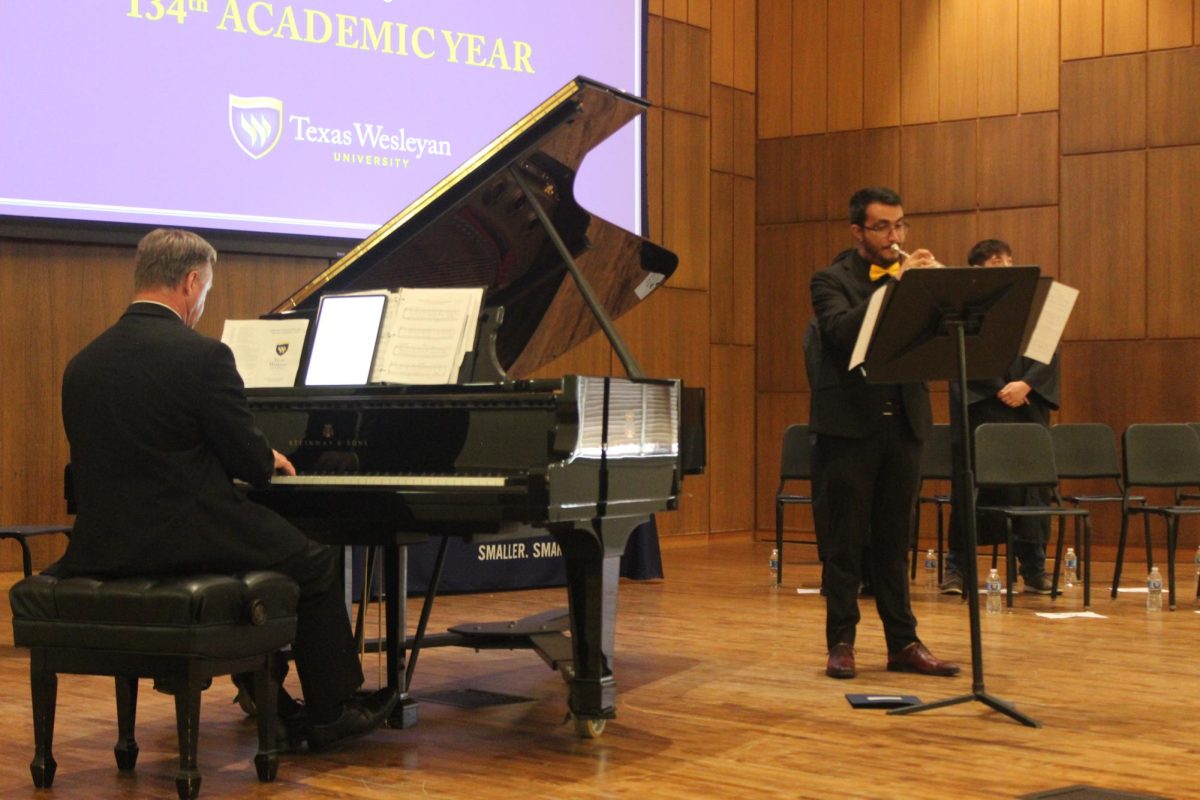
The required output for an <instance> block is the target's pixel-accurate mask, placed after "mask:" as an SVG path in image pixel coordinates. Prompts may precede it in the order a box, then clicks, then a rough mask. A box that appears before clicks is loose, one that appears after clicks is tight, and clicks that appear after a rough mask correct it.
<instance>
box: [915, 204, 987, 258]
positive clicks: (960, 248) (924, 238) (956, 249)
mask: <svg viewBox="0 0 1200 800" xmlns="http://www.w3.org/2000/svg"><path fill="white" fill-rule="evenodd" d="M904 203H905V205H904V211H905V215H906V216H907V218H908V221H909V222H910V223H911V224H912V230H910V231H909V232H908V238H907V239H906V240H905V242H904V249H905V250H907V251H909V252H910V253H911V252H912V251H913V250H914V249H916V248H919V247H924V248H925V249H927V250H930V251H932V252H933V254H934V256H936V257H937V259H938V261H940V262H942V263H943V264H950V265H955V264H957V265H962V264H964V263H965V262H966V260H967V252H968V251H969V250H970V249H971V246H972V245H974V244H975V242H977V241H979V236H978V235H977V234H976V230H977V228H976V217H977V215H976V214H975V212H973V211H970V212H963V213H958V214H913V213H910V211H909V210H910V209H913V208H918V207H917V206H913V205H911V204H909V202H908V198H907V197H906V198H905V199H904Z"/></svg>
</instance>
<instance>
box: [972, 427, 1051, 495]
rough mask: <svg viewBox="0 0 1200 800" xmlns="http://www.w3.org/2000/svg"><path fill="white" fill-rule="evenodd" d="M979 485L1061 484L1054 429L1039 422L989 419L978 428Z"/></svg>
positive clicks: (976, 440) (976, 445)
mask: <svg viewBox="0 0 1200 800" xmlns="http://www.w3.org/2000/svg"><path fill="white" fill-rule="evenodd" d="M975 483H976V485H978V486H1057V485H1058V471H1057V469H1056V468H1055V466H1054V447H1053V445H1051V444H1050V431H1049V430H1047V429H1046V427H1045V426H1044V425H1041V424H1039V423H1037V422H987V423H984V424H983V425H980V426H979V427H978V428H976V429H975Z"/></svg>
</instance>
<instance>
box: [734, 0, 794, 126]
mask: <svg viewBox="0 0 1200 800" xmlns="http://www.w3.org/2000/svg"><path fill="white" fill-rule="evenodd" d="M739 5H740V4H739ZM757 8H758V16H757V29H758V30H759V31H760V32H761V34H760V35H759V36H758V61H757V66H758V69H757V75H758V82H757V86H758V92H757V94H758V137H759V138H760V139H770V138H772V137H776V136H788V135H790V134H791V132H792V2H791V0H759V2H758V3H757Z"/></svg>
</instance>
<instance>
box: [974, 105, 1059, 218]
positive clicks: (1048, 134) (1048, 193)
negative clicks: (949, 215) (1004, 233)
mask: <svg viewBox="0 0 1200 800" xmlns="http://www.w3.org/2000/svg"><path fill="white" fill-rule="evenodd" d="M1057 202H1058V114H1055V113H1048V114H1025V115H1023V116H1019V117H993V118H990V119H981V120H979V207H980V208H1015V207H1018V206H1045V205H1052V204H1054V203H1057Z"/></svg>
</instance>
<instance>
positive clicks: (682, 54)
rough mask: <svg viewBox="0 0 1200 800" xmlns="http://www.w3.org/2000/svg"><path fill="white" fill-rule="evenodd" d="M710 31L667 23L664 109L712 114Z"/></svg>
mask: <svg viewBox="0 0 1200 800" xmlns="http://www.w3.org/2000/svg"><path fill="white" fill-rule="evenodd" d="M709 38H710V35H709V32H708V31H706V30H703V29H701V28H696V27H693V26H691V25H685V24H683V23H681V22H672V21H669V20H668V21H666V22H664V23H663V98H662V105H663V107H664V108H667V109H673V110H676V111H686V112H688V113H689V114H699V115H702V116H707V115H708V103H709V100H708V96H709V87H710V83H709V81H708V80H706V79H705V78H706V76H707V75H708V74H709V60H708V50H709Z"/></svg>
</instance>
